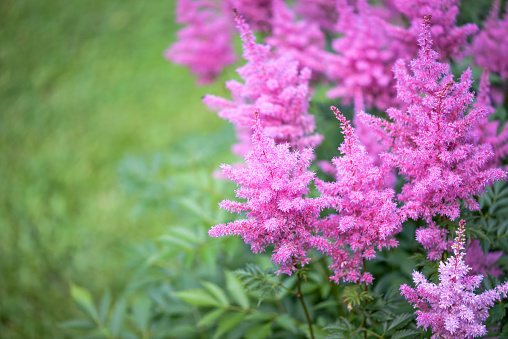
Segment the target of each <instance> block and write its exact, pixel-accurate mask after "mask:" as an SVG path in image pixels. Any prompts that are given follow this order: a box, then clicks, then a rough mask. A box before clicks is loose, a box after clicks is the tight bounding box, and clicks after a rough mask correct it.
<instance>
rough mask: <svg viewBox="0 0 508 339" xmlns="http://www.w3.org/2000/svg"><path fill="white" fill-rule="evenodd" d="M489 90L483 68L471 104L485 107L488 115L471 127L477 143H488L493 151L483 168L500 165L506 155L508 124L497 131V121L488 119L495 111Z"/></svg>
mask: <svg viewBox="0 0 508 339" xmlns="http://www.w3.org/2000/svg"><path fill="white" fill-rule="evenodd" d="M489 91H490V83H489V73H488V71H487V70H484V71H483V74H482V77H481V80H480V89H479V91H478V95H477V96H476V102H475V103H474V104H473V107H474V108H480V107H486V108H487V109H488V115H487V116H485V117H483V118H482V119H480V120H479V121H478V122H477V123H476V124H475V125H474V129H473V134H474V136H475V137H476V138H478V143H480V144H490V145H491V146H492V149H493V151H494V156H493V157H492V158H491V159H490V160H489V161H488V162H487V163H486V164H485V166H484V168H492V167H499V166H501V160H502V159H503V158H505V157H506V155H508V125H504V126H503V128H502V130H501V132H499V133H498V130H499V121H498V120H494V121H489V117H490V115H491V114H493V113H494V112H495V108H494V107H492V105H491V101H490V97H489Z"/></svg>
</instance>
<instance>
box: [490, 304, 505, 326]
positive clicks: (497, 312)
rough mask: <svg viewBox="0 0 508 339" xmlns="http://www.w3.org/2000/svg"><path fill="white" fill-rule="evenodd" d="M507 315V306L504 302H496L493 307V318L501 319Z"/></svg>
mask: <svg viewBox="0 0 508 339" xmlns="http://www.w3.org/2000/svg"><path fill="white" fill-rule="evenodd" d="M505 315H506V308H505V307H504V305H503V304H500V303H496V304H495V305H494V307H492V320H493V321H496V322H497V321H499V320H501V319H503V318H504V316H505Z"/></svg>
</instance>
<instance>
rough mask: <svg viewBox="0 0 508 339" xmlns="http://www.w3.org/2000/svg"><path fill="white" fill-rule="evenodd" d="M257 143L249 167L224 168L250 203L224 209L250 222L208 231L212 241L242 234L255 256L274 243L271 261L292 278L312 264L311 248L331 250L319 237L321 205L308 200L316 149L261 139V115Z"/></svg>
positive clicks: (256, 128)
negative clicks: (313, 152)
mask: <svg viewBox="0 0 508 339" xmlns="http://www.w3.org/2000/svg"><path fill="white" fill-rule="evenodd" d="M256 117H257V115H256ZM252 144H253V148H252V150H251V151H250V152H249V154H248V155H247V156H246V158H245V161H246V166H245V167H240V168H233V167H231V166H229V165H222V166H221V167H222V172H223V174H224V175H225V176H227V177H228V178H229V179H231V180H232V181H235V182H236V183H237V185H238V186H239V188H238V189H237V190H236V196H237V197H238V198H242V199H246V201H245V202H237V201H231V200H224V201H222V202H221V203H220V204H219V206H220V207H221V208H223V209H226V210H228V211H229V212H231V213H235V212H236V213H238V214H240V213H245V215H246V217H247V218H246V219H240V220H236V221H233V222H230V223H228V224H219V225H216V226H214V227H212V229H211V230H210V231H209V232H208V233H209V234H210V236H212V237H222V236H225V235H240V236H241V237H242V238H243V240H244V241H245V242H246V243H247V244H250V245H251V249H252V251H253V252H254V253H259V252H262V251H265V249H266V246H269V245H273V246H274V254H273V255H272V261H273V262H274V263H275V264H277V265H279V266H280V269H279V270H278V271H277V273H286V274H289V275H291V273H292V272H294V271H295V270H296V269H297V265H302V266H303V265H305V264H307V263H308V262H309V260H310V258H309V257H308V256H307V251H308V250H309V249H311V248H318V249H320V250H323V249H324V248H325V247H326V246H327V241H326V239H324V238H322V237H320V236H318V235H316V232H317V230H316V225H317V222H316V220H317V219H318V218H319V213H320V211H321V209H322V207H321V203H320V202H319V199H311V198H308V197H306V195H307V194H308V193H309V189H308V186H309V184H310V182H311V181H312V180H313V179H314V173H313V172H310V171H309V170H308V167H309V166H310V163H311V161H312V158H313V155H312V149H310V148H306V149H303V150H302V151H301V152H300V151H294V152H292V151H290V150H289V145H288V144H279V145H276V144H275V142H274V141H273V139H270V138H268V137H266V136H264V135H262V127H261V123H260V120H259V118H258V117H257V118H256V122H255V126H254V133H253V135H252Z"/></svg>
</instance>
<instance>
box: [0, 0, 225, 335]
mask: <svg viewBox="0 0 508 339" xmlns="http://www.w3.org/2000/svg"><path fill="white" fill-rule="evenodd" d="M174 5H175V4H174V0H163V1H151V2H142V1H136V0H122V1H120V0H116V1H90V0H75V1H65V0H48V1H37V0H36V1H23V0H4V1H2V2H0V42H1V46H2V48H1V49H0V107H1V109H0V117H1V122H0V147H1V162H0V173H1V176H2V180H1V183H0V185H1V188H0V234H1V236H0V257H1V260H0V277H1V278H0V279H1V282H0V337H2V338H61V337H65V332H64V331H63V330H62V329H60V328H59V327H58V324H59V323H60V322H62V321H63V320H66V319H68V318H70V317H72V316H73V314H74V313H75V312H77V311H76V310H75V306H74V304H73V302H72V300H71V298H70V296H69V284H70V283H71V282H72V283H75V284H78V285H80V286H85V287H86V288H88V289H90V290H91V291H92V292H94V293H101V292H102V291H104V290H105V289H106V288H110V289H111V290H112V292H113V294H115V291H116V289H119V288H121V286H122V284H123V283H124V280H125V276H126V275H127V274H128V270H127V268H126V267H125V264H124V262H125V253H124V248H126V247H128V246H129V245H132V244H135V243H137V242H140V241H142V240H143V239H145V238H149V237H152V236H154V235H157V234H160V233H161V232H163V227H164V226H166V225H167V224H171V223H173V222H174V221H175V220H176V219H177V216H175V215H172V214H171V212H170V211H169V210H166V209H164V208H162V209H160V210H159V211H158V212H157V213H153V214H151V215H142V216H136V215H134V214H133V213H132V209H133V205H134V198H133V197H129V196H127V195H126V193H125V192H124V191H123V190H122V189H121V187H120V185H119V183H118V166H119V163H120V162H121V161H122V159H124V158H125V157H126V156H127V155H129V154H135V155H137V154H141V155H143V154H151V153H153V152H167V151H168V150H169V149H171V147H172V145H174V144H175V143H177V142H178V141H179V140H180V139H182V138H183V137H188V136H190V137H191V138H192V136H193V135H199V134H202V133H206V132H214V131H219V130H221V129H222V128H223V127H224V123H223V122H222V121H220V120H219V119H218V118H217V117H216V116H215V115H214V114H213V113H210V112H207V111H206V109H205V108H204V106H203V104H202V103H201V102H200V98H201V96H202V95H203V94H205V93H215V94H224V95H225V90H224V89H222V86H221V85H220V84H221V83H223V81H218V82H217V84H218V85H215V87H201V88H197V87H195V86H194V79H193V78H192V77H190V76H189V74H188V72H187V70H185V69H184V68H182V67H178V66H174V65H172V64H170V63H169V62H168V61H166V60H165V59H164V58H163V51H164V50H165V49H166V48H167V46H168V45H169V44H170V43H171V42H172V41H174V39H175V36H174V32H175V30H176V29H177V26H176V25H175V23H174V17H173V11H174Z"/></svg>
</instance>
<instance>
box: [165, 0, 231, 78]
mask: <svg viewBox="0 0 508 339" xmlns="http://www.w3.org/2000/svg"><path fill="white" fill-rule="evenodd" d="M223 10H224V6H222V5H221V4H220V2H216V1H212V0H199V1H192V0H178V3H177V9H176V17H177V21H178V23H180V24H185V25H187V26H186V27H184V28H182V29H181V30H179V31H178V33H177V36H178V39H179V41H177V42H175V43H174V44H173V45H171V46H170V48H169V49H168V50H167V51H166V53H165V56H166V58H167V59H169V60H171V61H173V62H174V63H175V64H180V65H185V66H187V67H189V68H190V70H191V72H192V73H195V74H196V75H197V76H198V83H199V84H206V83H209V82H212V81H213V80H215V78H216V77H217V75H218V74H219V73H220V72H222V70H223V69H224V67H226V66H227V65H229V64H232V63H233V62H234V61H235V59H236V58H235V55H234V52H233V48H232V42H231V36H232V33H231V30H232V29H231V24H230V21H229V18H228V16H227V15H225V13H224V12H223Z"/></svg>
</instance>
